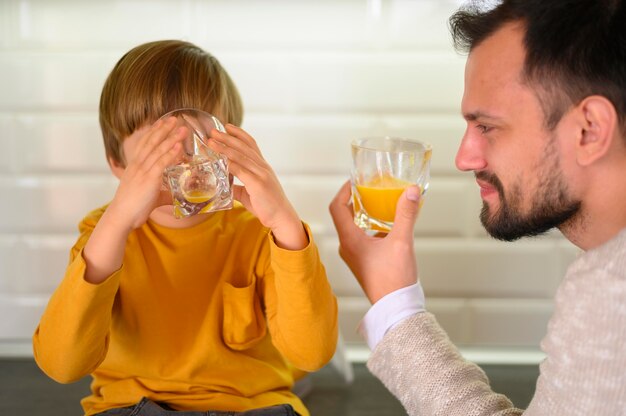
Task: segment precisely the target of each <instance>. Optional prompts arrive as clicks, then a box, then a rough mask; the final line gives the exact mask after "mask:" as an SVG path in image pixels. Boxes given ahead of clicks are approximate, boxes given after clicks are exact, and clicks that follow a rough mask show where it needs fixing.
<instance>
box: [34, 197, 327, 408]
mask: <svg viewBox="0 0 626 416" xmlns="http://www.w3.org/2000/svg"><path fill="white" fill-rule="evenodd" d="M105 209H106V207H103V208H100V209H98V210H95V211H93V212H91V213H90V214H89V215H88V216H87V217H86V218H85V219H84V220H83V221H82V222H81V224H80V226H79V230H80V237H79V239H78V241H77V243H76V244H75V246H74V247H73V248H72V250H71V254H70V264H69V266H68V268H67V271H66V273H65V277H64V279H63V281H62V282H61V284H60V285H59V287H58V288H57V289H56V291H55V292H54V294H53V295H52V297H51V299H50V301H49V303H48V306H47V308H46V310H45V312H44V314H43V316H42V318H41V321H40V323H39V326H38V328H37V330H36V331H35V334H34V336H33V347H34V354H35V360H36V361H37V363H38V365H39V366H40V367H41V369H42V370H43V371H44V372H45V373H46V374H48V375H49V376H50V377H51V378H53V379H55V380H57V381H59V382H61V383H70V382H73V381H76V380H79V379H80V378H82V377H84V376H86V375H88V374H91V375H92V376H93V382H92V385H91V391H92V394H91V396H88V397H86V398H84V399H83V400H82V402H81V403H82V405H83V408H84V410H85V414H86V415H93V414H95V413H98V412H102V411H105V410H107V409H110V408H114V407H123V406H130V405H132V404H135V403H137V402H138V401H139V400H140V399H141V398H142V397H143V396H145V397H148V398H150V399H152V400H154V401H157V402H165V403H167V404H168V405H169V406H171V407H172V408H174V409H176V410H233V411H244V410H248V409H253V408H258V407H263V406H270V405H273V404H279V403H289V404H291V405H292V406H293V407H294V408H295V410H296V411H297V412H299V413H300V414H302V415H308V414H309V413H308V411H307V410H306V408H305V407H304V405H303V403H302V402H301V401H300V400H299V399H298V397H297V396H295V395H294V394H293V393H292V392H291V387H292V385H293V381H294V380H293V370H294V368H293V367H295V368H298V369H301V370H305V371H314V370H317V369H319V368H320V367H322V366H323V365H324V364H326V363H327V362H328V361H329V360H330V359H331V357H332V355H333V353H334V351H335V346H336V341H337V303H336V299H335V297H334V295H333V293H332V290H331V288H330V285H329V283H328V280H327V278H326V273H325V271H324V267H323V265H322V263H321V262H320V260H319V255H318V251H317V248H316V246H315V244H314V242H313V240H312V237H311V233H310V230H309V229H308V228H307V233H308V236H309V241H310V244H309V245H308V246H307V247H306V248H305V249H303V250H300V251H288V250H283V249H281V248H279V247H278V246H276V245H275V244H274V242H273V239H272V237H271V234H270V233H269V231H268V229H266V228H264V227H263V226H262V225H261V224H260V222H259V221H258V220H257V219H256V218H255V217H254V216H252V214H250V213H249V212H247V211H246V210H245V209H244V208H243V207H241V206H236V207H235V208H233V209H232V210H228V211H221V212H217V213H214V214H211V215H210V216H209V217H208V218H207V220H206V221H204V222H202V223H201V224H198V225H195V226H193V227H190V228H185V229H170V228H166V227H163V226H160V225H157V224H155V223H154V222H152V221H148V222H147V223H146V224H145V225H143V226H142V227H141V228H139V229H137V230H135V231H133V232H132V233H131V235H130V236H129V237H128V240H127V243H126V249H125V254H124V262H123V265H122V267H121V268H120V269H119V270H118V271H116V272H115V273H114V274H112V275H111V276H110V277H108V278H107V280H105V281H104V282H102V283H100V284H98V285H94V284H90V283H88V282H86V281H85V280H84V274H85V268H86V266H85V261H84V259H83V256H82V249H83V247H84V246H85V244H86V242H87V240H88V239H89V236H90V235H91V232H92V231H93V228H94V227H95V225H96V223H97V222H98V220H99V219H100V217H101V216H102V214H103V212H104V210H105Z"/></svg>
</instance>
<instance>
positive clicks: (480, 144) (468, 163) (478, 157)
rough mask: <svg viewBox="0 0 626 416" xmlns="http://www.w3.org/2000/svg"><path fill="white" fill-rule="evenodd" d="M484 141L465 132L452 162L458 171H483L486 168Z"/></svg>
mask: <svg viewBox="0 0 626 416" xmlns="http://www.w3.org/2000/svg"><path fill="white" fill-rule="evenodd" d="M484 146H485V144H484V140H483V139H482V138H480V137H475V136H473V135H471V134H470V133H469V132H468V131H466V132H465V135H463V138H462V139H461V144H460V145H459V150H458V151H457V153H456V158H455V160H454V162H455V164H456V167H457V169H458V170H462V171H469V170H474V171H478V170H483V169H485V168H486V167H487V161H486V160H485V155H484Z"/></svg>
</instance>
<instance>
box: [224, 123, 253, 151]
mask: <svg viewBox="0 0 626 416" xmlns="http://www.w3.org/2000/svg"><path fill="white" fill-rule="evenodd" d="M224 127H225V128H226V132H228V133H229V134H230V135H231V136H234V137H236V138H238V139H239V140H241V141H244V142H246V143H247V144H248V145H249V146H251V147H252V148H253V149H254V150H256V151H257V152H258V153H259V154H261V149H259V145H258V144H257V142H256V140H254V137H252V136H250V135H249V134H248V133H247V132H246V131H245V130H244V129H242V128H241V127H237V126H235V125H234V124H230V123H229V124H226V126H224Z"/></svg>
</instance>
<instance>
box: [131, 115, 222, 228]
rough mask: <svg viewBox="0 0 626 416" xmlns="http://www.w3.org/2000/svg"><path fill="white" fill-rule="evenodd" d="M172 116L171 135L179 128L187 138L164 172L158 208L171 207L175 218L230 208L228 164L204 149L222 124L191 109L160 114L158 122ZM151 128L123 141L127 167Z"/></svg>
mask: <svg viewBox="0 0 626 416" xmlns="http://www.w3.org/2000/svg"><path fill="white" fill-rule="evenodd" d="M171 117H175V118H176V119H175V125H174V126H173V128H172V129H171V130H172V132H174V131H176V130H177V129H180V128H182V129H183V131H184V132H185V133H186V137H185V138H184V139H183V141H182V150H181V152H180V154H179V156H178V158H177V160H176V162H174V164H172V165H170V166H168V167H167V168H166V169H165V170H164V172H163V177H162V180H163V183H162V189H161V193H160V195H159V199H158V201H157V206H164V205H165V206H173V208H172V211H171V212H172V213H173V215H174V217H175V218H186V217H190V216H193V215H196V214H200V213H209V212H214V211H218V210H225V209H230V208H232V206H233V195H232V176H231V175H229V173H228V161H227V160H226V158H225V157H223V156H221V155H218V154H216V153H215V152H213V151H212V150H211V149H209V147H208V146H207V140H208V139H209V137H210V132H211V130H212V129H216V130H219V131H222V132H224V131H225V129H224V127H223V125H222V123H221V122H220V121H219V120H218V119H217V118H216V117H214V116H212V115H210V114H208V113H205V112H202V111H200V110H194V109H180V110H174V111H171V112H169V113H167V114H165V115H163V116H162V117H161V120H163V121H165V120H166V119H168V118H171ZM151 127H152V126H150V125H148V126H143V127H141V128H140V129H137V130H136V131H135V132H133V134H131V135H130V136H128V137H127V138H126V139H125V140H124V141H123V150H124V155H125V159H126V162H127V164H128V163H129V162H131V161H132V160H133V158H134V157H136V155H137V154H138V153H139V152H140V150H141V149H140V142H141V138H142V137H143V136H144V135H145V134H146V133H147V132H148V131H149V130H150V128H151ZM166 137H167V136H166ZM164 208H165V207H164Z"/></svg>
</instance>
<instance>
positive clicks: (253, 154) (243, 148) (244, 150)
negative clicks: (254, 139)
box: [209, 130, 267, 165]
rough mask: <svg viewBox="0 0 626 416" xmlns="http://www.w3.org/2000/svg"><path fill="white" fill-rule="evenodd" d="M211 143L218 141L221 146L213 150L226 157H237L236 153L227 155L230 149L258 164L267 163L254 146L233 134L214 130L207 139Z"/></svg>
mask: <svg viewBox="0 0 626 416" xmlns="http://www.w3.org/2000/svg"><path fill="white" fill-rule="evenodd" d="M211 143H213V144H215V143H218V144H220V145H221V146H219V147H216V148H214V149H215V151H217V152H220V153H222V154H225V155H226V156H227V157H229V158H230V157H237V155H236V154H233V155H232V156H229V153H228V152H230V151H236V152H238V153H239V154H240V155H241V156H242V157H245V158H246V159H249V160H251V161H253V162H254V163H256V164H258V165H267V162H266V161H265V159H263V156H262V155H261V152H260V151H259V149H258V148H257V147H256V146H252V145H250V144H248V143H246V142H245V141H243V140H239V139H237V138H236V137H234V136H231V135H229V134H228V133H222V132H220V131H217V130H214V131H213V132H212V133H211V140H209V145H210V144H211Z"/></svg>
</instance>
